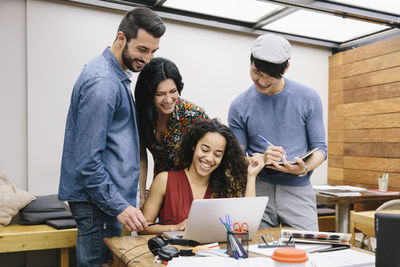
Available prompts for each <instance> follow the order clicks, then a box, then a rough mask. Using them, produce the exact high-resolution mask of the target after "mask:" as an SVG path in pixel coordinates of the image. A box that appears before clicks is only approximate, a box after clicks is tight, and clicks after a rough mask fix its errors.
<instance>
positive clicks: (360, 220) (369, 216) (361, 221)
mask: <svg viewBox="0 0 400 267" xmlns="http://www.w3.org/2000/svg"><path fill="white" fill-rule="evenodd" d="M375 213H393V214H400V210H379V211H376V210H371V211H359V212H354V211H352V212H351V214H350V233H351V234H352V237H351V240H350V242H351V243H352V244H353V245H355V238H354V234H355V230H356V229H357V230H359V231H361V232H363V233H364V234H366V235H368V236H370V237H374V236H375Z"/></svg>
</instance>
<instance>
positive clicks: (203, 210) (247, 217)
mask: <svg viewBox="0 0 400 267" xmlns="http://www.w3.org/2000/svg"><path fill="white" fill-rule="evenodd" d="M267 203H268V197H243V198H214V199H195V200H194V201H193V202H192V206H191V208H190V212H189V217H188V222H187V224H186V228H185V231H177V232H164V234H165V235H166V236H168V237H170V238H182V237H183V238H185V239H192V240H196V241H198V242H200V243H202V244H204V243H213V242H226V229H225V227H224V226H223V224H222V223H221V221H220V220H219V217H221V218H222V219H223V220H224V221H225V214H229V215H230V217H231V220H232V223H235V222H238V223H240V224H242V223H243V222H246V223H247V224H248V225H249V239H250V240H251V239H253V238H254V236H255V235H256V233H257V230H258V227H259V225H260V222H261V218H262V216H263V214H264V211H265V208H266V207H267Z"/></svg>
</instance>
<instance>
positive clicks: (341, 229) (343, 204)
mask: <svg viewBox="0 0 400 267" xmlns="http://www.w3.org/2000/svg"><path fill="white" fill-rule="evenodd" d="M316 197H317V202H318V203H321V204H326V205H335V210H336V212H335V216H336V217H335V231H336V232H338V233H349V231H350V210H351V205H352V204H354V203H364V202H378V201H388V200H391V199H397V198H400V195H379V194H370V193H365V192H362V193H361V196H348V197H337V196H331V195H326V194H321V193H318V192H316Z"/></svg>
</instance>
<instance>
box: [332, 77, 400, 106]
mask: <svg viewBox="0 0 400 267" xmlns="http://www.w3.org/2000/svg"><path fill="white" fill-rule="evenodd" d="M331 95H332V96H331ZM399 96H400V82H394V83H387V84H380V85H375V86H370V87H361V88H357V89H352V90H346V91H344V92H343V91H340V92H329V103H331V101H333V102H332V103H333V104H335V103H334V101H335V100H333V99H332V100H331V98H333V97H338V98H339V99H341V100H342V102H341V103H357V102H362V101H368V100H375V99H384V98H392V97H399Z"/></svg>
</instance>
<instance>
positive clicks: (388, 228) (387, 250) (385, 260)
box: [375, 213, 400, 267]
mask: <svg viewBox="0 0 400 267" xmlns="http://www.w3.org/2000/svg"><path fill="white" fill-rule="evenodd" d="M399 225H400V214H390V213H375V237H376V250H375V257H376V259H375V263H376V267H387V266H400V253H399V251H400V242H399V241H400V227H399Z"/></svg>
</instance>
